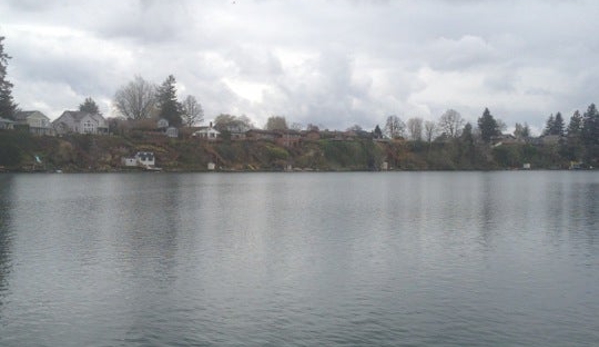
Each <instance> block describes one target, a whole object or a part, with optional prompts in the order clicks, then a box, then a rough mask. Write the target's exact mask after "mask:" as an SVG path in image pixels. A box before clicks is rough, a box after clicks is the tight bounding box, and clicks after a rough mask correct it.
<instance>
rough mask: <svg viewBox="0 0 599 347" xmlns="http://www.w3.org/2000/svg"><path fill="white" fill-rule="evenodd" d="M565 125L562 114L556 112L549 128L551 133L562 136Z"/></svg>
mask: <svg viewBox="0 0 599 347" xmlns="http://www.w3.org/2000/svg"><path fill="white" fill-rule="evenodd" d="M565 127H566V125H565V124H564V118H563V117H562V114H561V113H560V112H558V113H557V114H556V115H555V119H554V120H553V127H552V128H551V135H558V136H564V130H565Z"/></svg>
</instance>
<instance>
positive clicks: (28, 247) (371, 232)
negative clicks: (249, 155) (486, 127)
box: [0, 171, 599, 347]
mask: <svg viewBox="0 0 599 347" xmlns="http://www.w3.org/2000/svg"><path fill="white" fill-rule="evenodd" d="M597 344H599V172H538V171H530V172H490V173H481V172H471V173H470V172H469V173H464V172H458V173H447V172H443V173H441V172H424V173H423V172H414V173H406V172H393V173H290V174H284V173H277V174H271V173H257V174H167V173H159V174H81V175H78V174H73V175H71V174H63V175H56V174H54V175H44V174H39V175H38V174H33V175H13V174H3V175H0V346H3V347H8V346H242V345H243V346H559V347H562V346H589V345H597Z"/></svg>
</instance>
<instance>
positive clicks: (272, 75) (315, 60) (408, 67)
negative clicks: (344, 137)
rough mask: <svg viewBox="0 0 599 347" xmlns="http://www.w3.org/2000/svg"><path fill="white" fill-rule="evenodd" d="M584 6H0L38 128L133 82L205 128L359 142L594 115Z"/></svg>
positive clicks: (140, 1) (108, 111)
mask: <svg viewBox="0 0 599 347" xmlns="http://www.w3.org/2000/svg"><path fill="white" fill-rule="evenodd" d="M598 33H599V2H598V1H596V0H570V1H566V0H563V1H560V0H545V1H535V0H521V1H516V0H513V1H511V0H504V1H476V0H445V1H444V0H437V1H434V0H430V1H426V0H424V1H423V0H419V1H416V0H413V1H391V0H390V1H383V0H372V1H367V0H330V1H326V0H321V1H316V0H314V1H312V0H280V1H275V0H234V1H233V0H202V1H194V0H189V1H186V0H177V1H168V0H164V1H161V0H137V1H135V0H86V1H80V0H2V1H0V35H2V36H5V37H6V39H5V40H4V45H5V47H4V48H5V52H7V53H8V54H9V55H11V56H12V60H10V61H9V68H8V78H9V80H10V81H11V82H12V83H13V84H14V89H13V96H14V98H15V100H16V102H17V103H19V106H20V107H21V108H22V109H24V110H32V109H37V110H40V111H42V112H44V113H45V114H46V115H48V116H49V117H50V118H51V119H55V118H57V117H58V116H59V115H60V114H61V113H62V111H64V110H66V109H76V108H77V107H78V105H79V104H80V103H81V102H83V100H84V99H85V98H86V97H88V96H91V97H92V98H94V99H95V100H96V102H97V103H98V104H99V105H100V108H101V110H102V112H103V113H104V115H105V116H115V115H116V113H115V111H114V110H113V108H112V106H111V99H112V97H113V95H114V93H115V92H116V90H117V89H118V88H119V87H120V86H122V85H124V84H126V83H127V82H129V81H130V80H132V79H133V77H134V76H135V75H140V76H142V77H143V78H145V79H147V80H149V81H152V82H155V83H161V82H162V81H163V80H165V79H166V77H167V76H168V75H169V74H172V75H174V76H175V78H176V79H177V82H178V84H177V87H178V92H179V96H180V97H181V98H182V97H184V96H186V95H194V96H195V97H196V98H197V99H198V100H199V101H200V103H201V104H202V106H203V108H204V111H205V120H206V121H209V120H210V119H212V118H214V117H215V116H216V115H218V114H220V113H229V114H234V115H242V114H245V115H247V116H249V117H250V118H251V119H252V120H253V121H254V123H255V125H256V126H259V127H262V126H263V125H264V124H265V122H266V119H267V118H268V117H269V116H271V115H281V116H285V117H286V118H287V120H288V122H289V123H293V122H297V123H300V124H303V125H306V124H308V123H313V124H317V125H321V126H322V127H323V128H329V129H345V128H347V127H350V126H352V125H354V124H359V125H361V126H362V127H363V128H365V129H372V128H373V127H374V126H375V125H376V124H380V125H381V126H382V125H384V122H385V118H386V117H387V116H389V115H398V116H399V117H400V118H402V119H403V120H404V121H405V120H407V119H409V118H411V117H422V118H425V119H430V120H437V119H438V118H439V116H440V115H441V114H442V113H443V112H444V111H445V110H447V109H450V108H452V109H455V110H457V111H458V112H460V113H461V114H462V116H463V117H464V118H466V119H467V120H469V121H471V122H473V123H475V122H476V119H477V118H478V117H479V116H480V115H481V114H482V112H483V110H484V108H485V107H488V108H489V109H490V111H491V113H492V114H493V115H494V116H495V117H496V118H499V119H501V120H503V121H504V122H505V123H506V124H507V125H508V126H509V127H513V125H514V123H515V122H528V123H529V124H530V125H531V126H532V127H533V128H535V129H538V128H540V127H542V126H543V123H544V122H545V120H546V119H547V117H548V116H549V115H550V114H551V113H556V112H558V111H561V112H562V114H564V116H565V118H566V120H568V119H569V117H570V116H571V114H572V112H573V111H574V110H576V109H580V110H581V112H583V111H584V110H586V108H587V106H588V105H589V104H590V103H596V102H599V100H598V99H599V94H598V93H597V92H598V91H599V39H598V38H597V34H598Z"/></svg>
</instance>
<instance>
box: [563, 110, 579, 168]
mask: <svg viewBox="0 0 599 347" xmlns="http://www.w3.org/2000/svg"><path fill="white" fill-rule="evenodd" d="M581 133H582V116H581V115H580V112H578V110H577V111H575V112H574V114H573V115H572V117H570V123H569V124H568V130H567V135H568V137H567V140H566V149H565V153H564V156H565V157H567V158H568V159H569V160H571V161H578V160H580V159H581V157H582V150H583V148H582V140H581Z"/></svg>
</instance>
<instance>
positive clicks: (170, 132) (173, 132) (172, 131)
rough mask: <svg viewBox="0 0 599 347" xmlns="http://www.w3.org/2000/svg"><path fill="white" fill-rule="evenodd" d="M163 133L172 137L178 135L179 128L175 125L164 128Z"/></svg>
mask: <svg viewBox="0 0 599 347" xmlns="http://www.w3.org/2000/svg"><path fill="white" fill-rule="evenodd" d="M164 133H165V134H166V136H167V137H172V138H176V137H179V129H177V128H175V127H168V128H166V130H165V131H164Z"/></svg>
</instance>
